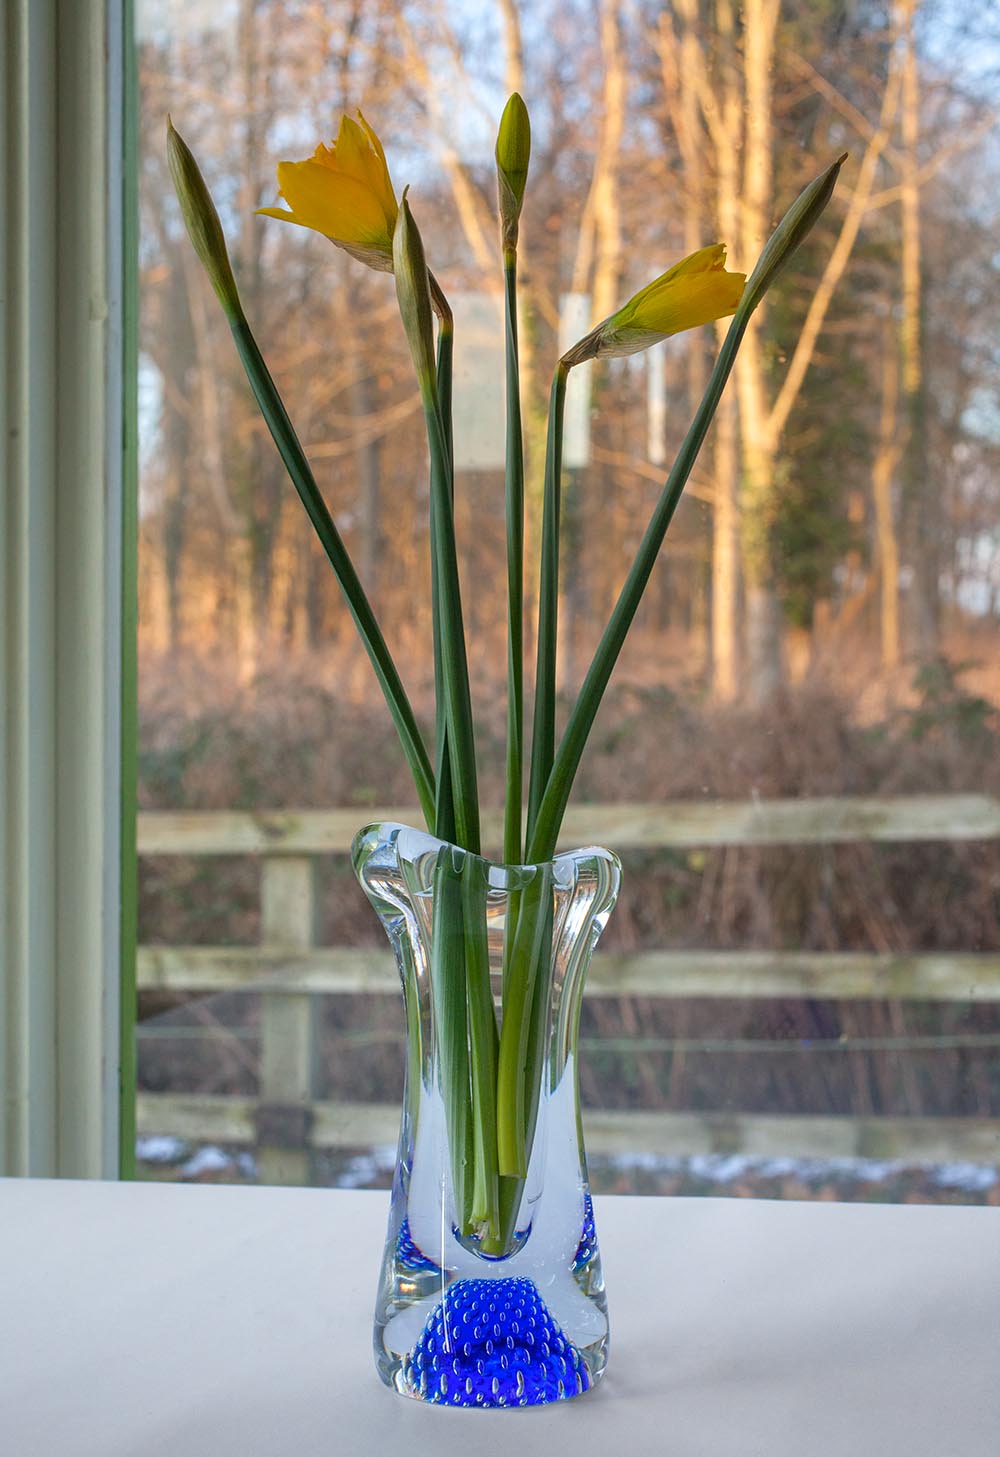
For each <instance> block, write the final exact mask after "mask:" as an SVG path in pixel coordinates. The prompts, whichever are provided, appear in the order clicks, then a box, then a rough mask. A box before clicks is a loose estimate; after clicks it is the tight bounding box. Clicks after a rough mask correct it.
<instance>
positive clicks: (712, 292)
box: [627, 268, 746, 336]
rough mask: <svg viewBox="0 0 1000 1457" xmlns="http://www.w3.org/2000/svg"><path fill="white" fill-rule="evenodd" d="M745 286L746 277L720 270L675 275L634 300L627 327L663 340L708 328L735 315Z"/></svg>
mask: <svg viewBox="0 0 1000 1457" xmlns="http://www.w3.org/2000/svg"><path fill="white" fill-rule="evenodd" d="M745 283H746V275H745V274H743V273H726V272H724V271H723V270H721V269H714V268H713V269H712V270H711V271H702V272H697V273H688V274H687V275H678V274H676V273H675V274H674V275H673V277H672V278H670V277H668V278H667V280H666V282H664V281H663V280H659V281H658V283H657V285H653V286H651V287H650V288H649V289H648V290H643V293H644V297H640V296H638V295H637V296H636V299H635V300H634V307H633V308H632V309H631V310H630V312H629V317H628V320H627V327H629V328H630V329H648V330H650V332H652V333H655V334H662V335H664V336H666V335H668V334H679V333H680V332H681V331H682V330H683V329H695V328H697V327H698V326H699V325H700V324H710V323H711V322H712V320H713V319H722V318H726V317H727V316H728V315H729V314H734V313H735V312H736V307H737V305H738V303H739V301H740V299H741V298H742V296H743V286H744V284H745Z"/></svg>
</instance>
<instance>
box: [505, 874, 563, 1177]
mask: <svg viewBox="0 0 1000 1457" xmlns="http://www.w3.org/2000/svg"><path fill="white" fill-rule="evenodd" d="M551 922H552V871H551V868H550V867H549V866H548V865H539V866H537V867H536V870H535V875H534V878H533V879H532V881H531V883H530V884H529V885H528V886H527V888H526V889H525V890H524V891H522V893H521V908H520V915H519V916H518V921H517V929H516V931H515V932H514V946H513V951H512V953H511V961H510V967H509V971H508V976H507V985H506V987H505V988H504V1004H503V1020H502V1022H501V1027H500V1055H499V1062H498V1067H497V1155H498V1159H499V1164H500V1172H501V1174H506V1175H509V1176H512V1177H514V1178H520V1179H523V1178H524V1177H525V1175H526V1174H527V1172H528V1156H529V1154H530V1152H531V1149H530V1144H529V1142H528V1138H527V1126H528V1122H529V1119H530V1116H531V1109H532V1105H533V1103H534V1098H535V1092H534V1091H533V1090H535V1089H537V1086H538V1085H540V1080H541V1073H542V1066H541V1064H542V1059H540V1058H539V1057H538V1056H537V1055H533V1054H532V1051H531V1049H532V1020H533V1018H532V1010H533V999H534V991H535V985H536V982H537V981H538V979H539V977H540V976H541V979H542V980H543V981H545V980H547V977H548V955H549V945H550V942H551ZM535 1053H536V1054H537V1045H536V1048H535Z"/></svg>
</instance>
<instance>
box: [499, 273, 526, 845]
mask: <svg viewBox="0 0 1000 1457" xmlns="http://www.w3.org/2000/svg"><path fill="white" fill-rule="evenodd" d="M504 304H505V308H504V325H505V345H506V351H505V352H506V371H507V373H506V406H507V409H506V414H507V441H506V471H505V476H504V506H505V514H506V525H507V761H506V794H505V798H504V819H503V858H504V861H505V862H506V864H508V865H519V864H520V863H521V849H522V844H521V783H522V758H523V749H524V440H523V436H522V431H521V372H520V365H519V362H518V352H517V249H516V248H514V247H511V248H505V249H504Z"/></svg>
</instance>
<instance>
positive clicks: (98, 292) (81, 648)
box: [0, 0, 137, 1178]
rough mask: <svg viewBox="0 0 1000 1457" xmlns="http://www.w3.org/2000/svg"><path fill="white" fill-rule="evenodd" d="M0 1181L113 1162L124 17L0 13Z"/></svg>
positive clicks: (126, 653)
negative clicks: (0, 187)
mask: <svg viewBox="0 0 1000 1457" xmlns="http://www.w3.org/2000/svg"><path fill="white" fill-rule="evenodd" d="M0 83H2V87H3V100H2V102H0V169H2V173H3V183H4V197H5V199H6V206H5V209H4V214H3V217H2V219H0V280H2V293H0V340H2V344H3V356H4V357H3V365H4V374H5V379H4V388H3V390H2V391H0V424H2V427H3V441H4V447H3V448H4V462H3V468H2V470H0V531H2V534H0V553H2V563H3V565H2V573H3V584H2V591H0V691H2V702H0V750H2V754H0V826H2V831H3V835H2V840H0V860H2V872H3V873H2V877H0V957H2V960H0V1083H2V1086H3V1093H4V1105H3V1110H2V1113H3V1116H2V1117H0V1173H3V1174H7V1175H29V1176H42V1177H77V1178H93V1177H98V1178H117V1177H120V1176H122V1175H127V1174H128V1173H129V1172H130V1171H131V1168H132V1165H133V1147H134V1103H135V1098H134V1055H133V1040H134V1003H135V975H134V965H135V873H136V871H135V863H136V862H135V730H134V724H135V540H136V499H137V497H136V465H135V463H136V444H135V434H136V403H135V389H136V368H135V337H136V329H135V311H136V288H135V262H134V260H135V254H136V247H135V233H136V207H135V192H136V187H137V172H136V161H135V115H136V110H135V106H134V100H133V98H134V92H135V83H134V46H133V43H132V17H131V6H130V3H129V0H8V4H7V6H6V7H5V10H4V15H3V17H2V18H0Z"/></svg>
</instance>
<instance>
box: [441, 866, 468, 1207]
mask: <svg viewBox="0 0 1000 1457" xmlns="http://www.w3.org/2000/svg"><path fill="white" fill-rule="evenodd" d="M454 862H455V851H454V850H453V848H452V847H451V846H450V845H442V847H441V849H440V850H439V851H438V859H437V865H436V866H435V869H434V924H433V926H432V929H431V995H432V997H433V1005H434V1022H435V1041H436V1044H437V1051H438V1069H439V1079H440V1087H441V1097H442V1101H443V1103H444V1117H445V1128H446V1129H447V1133H448V1152H449V1155H450V1160H451V1178H452V1188H453V1190H454V1194H455V1215H456V1218H457V1219H458V1223H459V1225H460V1227H461V1229H462V1230H463V1231H467V1230H468V1229H469V1227H470V1224H471V1215H472V1194H473V1182H472V1180H471V1179H469V1177H468V1174H469V1171H470V1167H471V1160H470V1156H469V1155H470V1149H471V1148H472V1147H473V1146H474V1135H473V1128H472V1119H473V1107H472V1089H471V1084H470V1081H469V1029H468V1014H467V1009H466V988H465V951H466V948H465V936H464V924H463V914H462V897H463V883H462V880H461V878H460V877H459V874H458V873H457V871H456V869H455V863H454Z"/></svg>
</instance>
